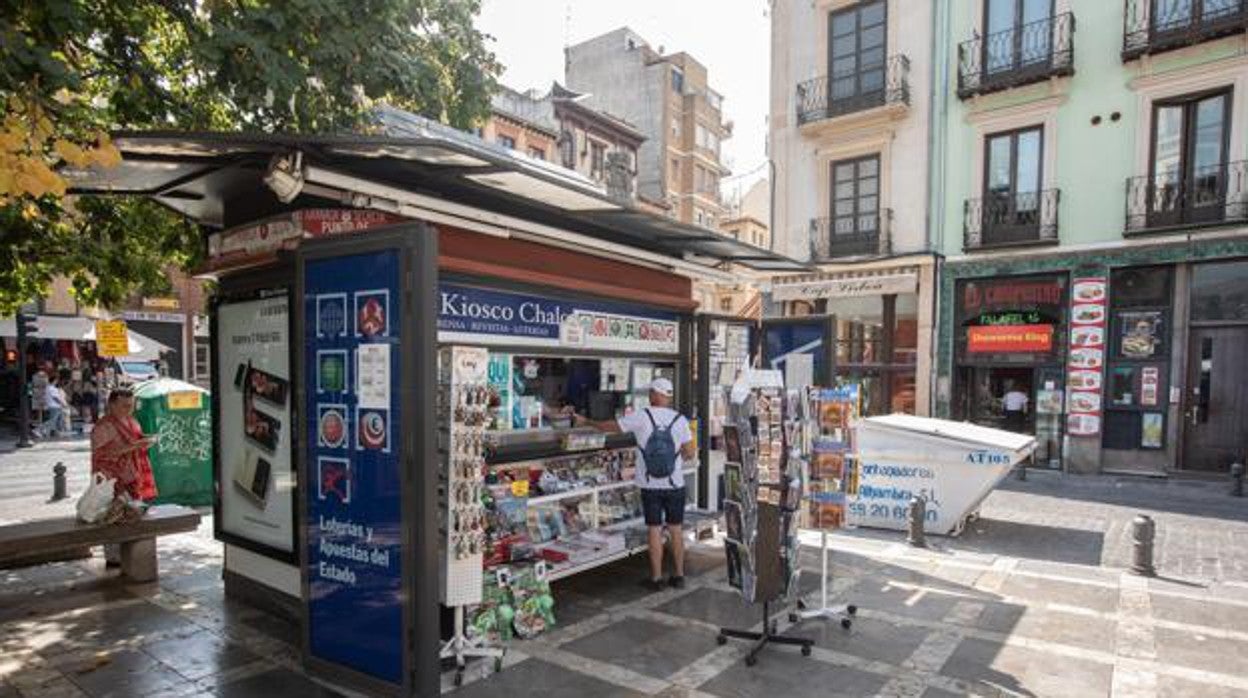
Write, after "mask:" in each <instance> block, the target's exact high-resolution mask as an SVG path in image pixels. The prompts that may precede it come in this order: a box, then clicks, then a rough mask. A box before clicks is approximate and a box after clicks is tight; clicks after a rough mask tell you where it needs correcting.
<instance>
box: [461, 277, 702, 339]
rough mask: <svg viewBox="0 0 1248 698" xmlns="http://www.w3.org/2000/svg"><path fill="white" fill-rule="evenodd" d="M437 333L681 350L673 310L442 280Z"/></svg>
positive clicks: (678, 329) (474, 337)
mask: <svg viewBox="0 0 1248 698" xmlns="http://www.w3.org/2000/svg"><path fill="white" fill-rule="evenodd" d="M438 338H439V340H440V341H443V342H457V341H458V342H471V343H475V344H489V343H491V342H492V341H501V342H502V343H506V344H524V345H531V346H550V347H579V348H582V349H598V350H615V351H623V352H634V353H647V354H675V353H677V352H678V351H679V350H680V324H679V321H678V317H677V315H676V314H675V313H671V312H665V311H662V310H655V309H652V308H648V307H646V306H635V305H630V304H626V303H604V302H600V301H586V300H575V301H570V300H561V299H556V298H546V297H543V296H536V295H532V294H527V293H516V292H513V291H503V290H498V289H488V288H478V287H475V286H465V285H461V284H450V283H442V284H438Z"/></svg>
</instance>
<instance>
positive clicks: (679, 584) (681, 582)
mask: <svg viewBox="0 0 1248 698" xmlns="http://www.w3.org/2000/svg"><path fill="white" fill-rule="evenodd" d="M667 583H668V584H671V585H672V588H673V589H684V588H685V578H684V577H672V578H671V579H669V580H667Z"/></svg>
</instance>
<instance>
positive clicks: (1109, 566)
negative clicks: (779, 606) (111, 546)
mask: <svg viewBox="0 0 1248 698" xmlns="http://www.w3.org/2000/svg"><path fill="white" fill-rule="evenodd" d="M73 448H75V446H74V444H66V445H64V446H62V447H60V448H59V449H58V448H54V447H53V446H42V447H40V449H37V450H36V451H34V452H27V451H23V452H20V453H19V454H14V453H11V452H5V451H4V449H3V448H0V476H3V477H4V480H3V482H5V483H8V482H10V479H9V476H10V475H11V474H14V473H22V472H30V473H32V475H31V476H30V477H31V480H30V482H31V483H32V485H33V486H34V490H35V491H33V492H27V490H25V489H23V488H22V487H14V488H13V491H16V492H27V493H26V494H23V495H21V496H16V497H10V496H9V495H7V494H0V519H9V520H12V519H19V518H32V517H35V516H46V515H49V514H50V513H53V512H58V511H66V510H68V509H72V505H66V504H65V503H61V504H58V505H47V504H43V503H42V501H46V494H45V493H41V492H39V491H37V490H38V487H37V485H38V484H39V482H41V481H46V482H47V483H48V486H49V487H50V482H51V479H50V474H48V472H45V471H46V468H50V465H48V464H46V463H45V464H44V465H35V464H33V462H34V461H35V460H41V461H46V460H48V459H51V461H52V462H55V459H57V458H61V457H64V458H78V459H82V458H83V457H84V456H83V454H82V453H78V454H77V455H74V456H71V455H68V454H69V453H71V452H72V449H73ZM17 461H28V462H27V463H26V464H25V465H17V464H16V463H17ZM45 465H46V468H44V466H45ZM67 465H70V464H69V463H68V462H67ZM74 467H76V466H71V472H72V471H73V469H74ZM41 468H44V470H41ZM18 481H20V480H18ZM81 481H84V482H85V477H82V480H81ZM71 489H73V490H74V491H80V488H72V487H71ZM1224 492H1225V488H1224V486H1222V485H1220V484H1219V485H1210V484H1205V483H1186V482H1182V481H1169V482H1153V481H1145V480H1130V479H1126V480H1124V479H1118V478H1108V477H1105V478H1100V477H1097V478H1080V477H1062V476H1059V475H1055V474H1045V473H1040V474H1035V475H1033V476H1032V477H1031V479H1030V480H1029V481H1028V482H1015V481H1010V482H1007V483H1005V485H1004V486H1003V488H1002V489H1000V490H999V491H997V492H995V493H994V494H993V495H991V496H990V497H989V498H988V500H987V501H986V502H985V504H984V507H983V509H982V512H981V513H982V516H981V518H979V519H978V520H976V521H974V522H972V524H970V525H969V526H968V528H967V530H966V532H965V533H964V534H963V535H962V536H961V537H959V538H931V539H929V542H930V546H929V547H928V548H927V549H916V548H910V547H908V546H906V545H904V544H903V543H902V542H901V541H902V537H901V536H900V535H899V534H896V533H888V532H880V531H862V530H860V531H849V532H845V533H840V534H836V535H834V536H832V537H831V541H832V545H833V549H834V552H833V561H834V565H833V572H834V575H833V584H832V593H833V596H834V599H835V600H836V601H839V602H851V603H855V604H856V605H857V606H858V607H859V608H860V610H859V612H858V618H857V620H856V621H855V624H854V626H853V628H852V629H850V630H843V629H842V628H840V627H839V625H835V624H832V623H828V622H826V621H819V620H807V621H801V622H799V623H796V624H793V623H790V621H789V619H788V618H787V616H786V615H785V614H781V615H779V616H777V618H776V620H777V622H778V625H779V627H780V629H781V630H782V631H787V632H791V633H795V634H800V635H804V636H807V637H810V638H812V639H814V640H815V642H816V645H815V649H814V652H813V656H811V657H809V658H805V657H802V656H800V655H799V654H798V653H797V652H796V651H792V650H791V649H789V648H771V649H768V650H766V651H764V653H763V654H762V655H761V657H760V659H759V663H758V664H757V665H756V666H754V667H746V666H745V665H744V664H743V662H742V661H741V660H742V659H743V657H744V655H745V653H746V651H747V646H746V645H745V644H743V643H737V642H729V643H728V644H727V645H724V646H719V645H717V644H716V642H715V636H716V634H717V632H718V628H719V627H720V626H721V625H732V626H749V625H758V622H759V617H758V611H757V609H756V608H753V607H750V606H748V605H746V604H744V603H743V602H741V601H740V599H739V597H738V596H737V594H736V592H735V591H734V590H732V589H731V588H729V587H728V586H727V584H726V581H725V579H724V568H723V565H722V553H721V551H720V550H719V549H718V548H717V547H716V545H715V543H714V542H712V543H709V544H701V545H698V546H696V547H695V548H693V549H692V550H691V552H690V563H689V565H690V572H691V579H690V581H691V583H690V584H689V585H688V587H687V588H685V589H682V590H668V591H665V592H662V593H658V594H650V593H647V592H645V591H644V590H642V589H641V588H640V587H638V586H636V585H635V584H634V583H633V580H634V579H637V578H639V577H640V576H641V571H642V564H643V561H642V560H640V559H632V560H627V561H622V562H621V563H618V564H616V565H612V566H610V567H607V568H603V569H600V570H598V571H595V572H592V573H588V574H585V575H581V576H579V577H576V578H573V579H569V580H565V581H563V582H560V583H558V584H557V585H556V587H555V597H556V613H557V615H558V616H559V621H560V623H559V626H558V627H557V628H556V629H555V630H554V631H552V632H549V633H547V634H546V635H544V636H542V637H540V638H538V639H537V640H533V641H528V642H517V643H514V644H513V645H512V646H511V647H510V648H509V652H508V655H507V659H506V662H505V667H504V669H503V671H502V672H500V673H498V674H493V673H491V671H490V669H491V668H490V667H488V666H485V665H484V664H479V665H474V666H472V667H470V671H469V676H468V677H467V681H466V684H465V685H464V687H463V688H460V689H458V690H456V691H454V692H453V695H455V696H462V697H464V698H474V697H476V696H497V695H517V696H520V695H542V696H545V697H547V698H559V697H562V696H587V695H592V696H595V698H606V697H609V696H643V695H652V696H663V697H664V698H668V697H675V696H699V697H700V696H723V697H725V698H727V697H732V696H798V697H801V696H828V695H845V696H924V697H928V698H935V697H940V696H949V695H962V694H976V695H1008V696H1020V695H1021V696H1105V695H1113V696H1201V697H1204V696H1240V695H1245V694H1248V664H1245V662H1244V661H1243V657H1245V656H1248V574H1246V568H1245V562H1244V555H1245V554H1246V553H1245V552H1244V547H1245V546H1244V543H1245V542H1248V500H1242V499H1241V500H1234V499H1231V498H1229V497H1227V496H1226V495H1225V493H1224ZM40 497H42V500H41V499H40ZM71 501H72V500H71ZM18 502H20V507H19V506H18V505H17V503H18ZM1137 512H1147V513H1149V514H1150V515H1151V516H1153V517H1154V518H1155V519H1156V520H1157V522H1158V531H1159V539H1158V542H1159V547H1158V562H1159V576H1158V577H1157V578H1154V579H1144V578H1140V577H1135V576H1131V575H1129V574H1125V573H1124V571H1123V569H1122V567H1123V566H1124V565H1125V562H1126V560H1127V559H1128V555H1129V529H1128V524H1129V521H1130V518H1131V517H1132V516H1134V515H1135V514H1136V513H1137ZM809 542H812V543H813V542H815V539H813V538H812V539H811V540H810V541H809ZM160 552H161V568H162V575H163V576H162V578H161V580H160V582H159V583H158V584H143V585H124V584H122V583H121V582H120V581H119V580H117V579H116V578H115V575H114V573H113V572H111V571H106V570H105V569H104V567H103V562H102V560H100V559H99V558H98V557H97V558H94V559H91V560H85V561H79V562H73V563H60V564H54V565H45V566H42V567H35V568H27V569H22V570H10V571H0V698H8V697H9V696H83V695H87V696H114V695H115V696H148V695H151V696H200V695H218V696H265V697H266V698H271V697H272V696H282V695H300V696H302V695H334V694H333V693H332V692H331V691H329V690H328V689H326V688H324V687H322V686H320V685H319V684H317V683H315V682H313V681H311V680H309V679H308V678H306V676H305V675H304V674H303V672H302V671H301V669H300V666H299V653H298V650H297V644H296V642H297V638H298V628H297V627H295V626H293V625H291V624H290V623H288V622H286V621H283V620H282V619H280V618H279V617H277V616H274V615H271V614H269V613H266V612H264V611H262V610H258V609H254V608H251V607H248V606H245V605H242V604H239V603H237V602H234V601H231V600H228V599H226V598H224V596H223V593H222V590H221V583H220V565H221V552H220V546H219V545H218V544H216V543H215V542H214V541H212V540H211V532H210V526H208V525H205V526H204V527H202V528H201V530H200V531H199V532H197V533H194V534H187V535H184V536H177V537H171V538H168V539H162V541H161V543H160ZM805 556H806V559H805V560H804V562H805V569H807V570H810V571H811V573H810V574H806V575H804V576H803V585H804V587H805V588H807V589H808V590H811V591H813V590H814V589H816V588H817V585H818V577H817V575H816V574H815V571H817V569H818V557H817V550H816V549H814V548H809V549H807V550H806V551H805ZM812 599H813V597H812ZM443 683H444V687H445V689H446V690H447V691H450V689H451V685H450V678H449V676H444V677H443Z"/></svg>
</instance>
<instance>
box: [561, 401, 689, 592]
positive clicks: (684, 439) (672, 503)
mask: <svg viewBox="0 0 1248 698" xmlns="http://www.w3.org/2000/svg"><path fill="white" fill-rule="evenodd" d="M672 392H673V391H672V382H671V381H670V380H668V379H666V378H656V379H655V380H654V381H653V382H652V383H651V384H650V407H647V408H646V409H643V410H636V411H634V412H633V413H632V414H628V415H625V416H623V417H620V418H619V420H616V421H610V420H608V421H605V422H591V421H590V420H588V419H585V418H584V417H581V416H579V415H578V417H577V420H576V423H577V425H578V426H581V425H589V426H593V427H595V428H597V429H600V430H602V431H605V432H611V433H615V432H628V433H630V434H632V435H633V437H634V438H636V439H637V448H639V449H640V450H641V457H642V463H641V465H639V466H638V467H637V476H636V479H637V486H638V487H640V488H641V507H642V511H643V513H644V515H645V520H646V526H647V527H648V528H649V539H648V542H649V547H650V578H649V579H647V580H646V585H647V586H648V587H650V589H651V590H653V591H659V590H661V589H662V588H663V525H664V524H666V525H667V532H668V537H669V538H670V539H671V542H672V566H673V575H672V578H671V580H670V584H671V585H672V586H673V587H675V588H677V589H680V588H682V587H684V585H685V539H684V537H683V534H682V532H681V526H682V525H683V524H684V522H685V473H684V471H683V470H682V469H681V464H682V463H683V462H684V461H691V460H693V459H695V458H696V457H697V450H696V449H695V448H694V446H693V431H692V430H691V429H690V428H689V420H688V419H687V418H686V417H685V416H684V415H682V414H681V413H679V412H677V411H676V410H674V409H672V407H671V405H672Z"/></svg>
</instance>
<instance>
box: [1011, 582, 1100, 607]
mask: <svg viewBox="0 0 1248 698" xmlns="http://www.w3.org/2000/svg"><path fill="white" fill-rule="evenodd" d="M1001 595H1002V596H1015V597H1020V598H1026V599H1027V600H1028V602H1031V603H1039V602H1044V603H1056V604H1063V605H1066V606H1079V607H1081V608H1086V609H1089V610H1092V611H1099V612H1101V613H1115V612H1117V610H1118V590H1117V589H1107V588H1105V587H1100V586H1092V585H1089V584H1078V583H1075V582H1059V581H1057V580H1053V579H1037V578H1035V577H1024V576H1022V575H1010V578H1009V579H1007V580H1006V581H1005V583H1004V584H1002V585H1001Z"/></svg>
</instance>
